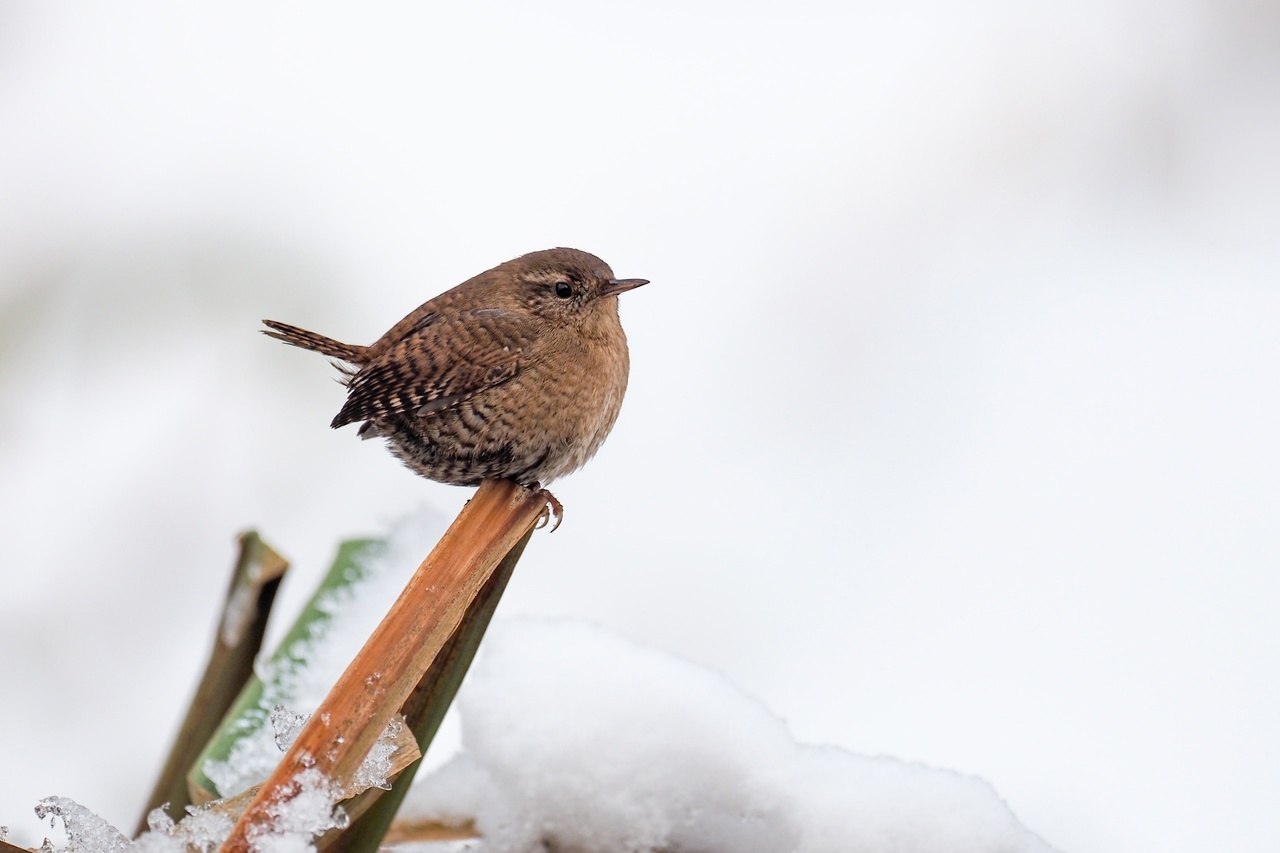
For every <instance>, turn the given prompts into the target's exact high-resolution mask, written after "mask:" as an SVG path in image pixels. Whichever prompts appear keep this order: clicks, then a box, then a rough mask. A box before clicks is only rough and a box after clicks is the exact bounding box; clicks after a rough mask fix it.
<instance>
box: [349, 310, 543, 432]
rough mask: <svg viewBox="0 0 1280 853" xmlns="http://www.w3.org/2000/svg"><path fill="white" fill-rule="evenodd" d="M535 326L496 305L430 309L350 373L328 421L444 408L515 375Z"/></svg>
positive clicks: (378, 417) (368, 418) (525, 318)
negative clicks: (341, 403)
mask: <svg viewBox="0 0 1280 853" xmlns="http://www.w3.org/2000/svg"><path fill="white" fill-rule="evenodd" d="M535 331H536V329H535V326H534V323H533V322H532V321H531V320H530V319H529V318H528V317H525V316H523V315H520V314H517V313H516V312H514V311H508V310H506V309H501V308H480V309H476V310H472V311H440V312H436V313H434V314H430V315H428V316H426V317H424V318H423V319H422V320H420V321H418V322H417V323H416V324H414V325H413V327H412V328H411V329H410V331H409V332H408V333H407V334H406V335H405V336H404V337H403V338H401V339H400V340H399V341H396V342H395V343H394V344H392V345H391V346H389V347H387V348H386V349H384V350H383V351H382V352H380V353H379V354H378V355H377V356H376V357H374V358H373V359H371V360H370V361H369V362H368V363H367V364H366V365H364V367H362V368H361V370H360V372H359V373H357V374H356V375H355V376H354V377H352V379H351V382H350V385H349V387H348V392H347V402H346V404H345V405H344V406H343V407H342V410H341V411H340V412H338V415H337V417H335V418H334V419H333V423H332V424H331V426H333V427H334V428H335V429H336V428H337V427H340V426H344V425H346V424H349V423H354V422H356V421H367V420H378V419H380V418H385V417H388V416H391V415H406V414H407V415H418V416H424V415H429V414H431V413H432V412H439V411H444V410H446V409H451V408H453V407H454V406H457V405H459V404H461V403H463V402H464V401H466V400H468V399H470V398H471V397H474V396H475V395H476V394H479V393H480V392H481V391H483V390H485V389H486V388H492V387H494V386H495V385H501V384H502V383H503V382H507V381H509V380H510V379H512V378H513V377H514V376H516V374H518V373H519V372H520V364H521V358H522V356H523V355H524V352H525V350H526V349H527V348H528V346H529V345H530V344H531V343H532V342H533V339H534V335H535Z"/></svg>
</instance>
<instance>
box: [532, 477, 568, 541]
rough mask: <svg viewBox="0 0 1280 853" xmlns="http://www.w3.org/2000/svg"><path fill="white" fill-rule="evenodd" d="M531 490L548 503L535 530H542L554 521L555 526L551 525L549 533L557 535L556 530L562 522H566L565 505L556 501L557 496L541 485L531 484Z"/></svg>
mask: <svg viewBox="0 0 1280 853" xmlns="http://www.w3.org/2000/svg"><path fill="white" fill-rule="evenodd" d="M529 488H530V489H533V491H535V492H537V493H538V496H539V497H541V498H542V499H544V500H545V501H546V502H547V505H546V506H545V507H543V508H542V515H541V516H540V517H539V518H538V526H537V527H536V528H535V529H541V528H543V527H546V526H547V525H548V524H550V523H551V522H552V521H553V520H554V521H555V524H552V525H551V529H550V530H549V531H547V532H548V533H555V532H556V528H558V527H559V526H560V522H562V521H564V504H562V503H560V501H558V500H556V496H555V495H553V494H551V492H549V491H547V490H546V489H544V488H542V484H541V483H530V484H529Z"/></svg>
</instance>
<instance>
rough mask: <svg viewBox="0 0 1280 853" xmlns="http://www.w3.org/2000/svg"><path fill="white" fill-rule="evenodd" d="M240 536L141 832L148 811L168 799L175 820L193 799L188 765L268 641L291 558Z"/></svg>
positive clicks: (252, 538) (249, 534)
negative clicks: (195, 681) (199, 672)
mask: <svg viewBox="0 0 1280 853" xmlns="http://www.w3.org/2000/svg"><path fill="white" fill-rule="evenodd" d="M239 542H240V553H239V555H238V556H237V558H236V564H235V567H234V568H233V569H232V571H231V583H230V586H229V588H228V589H227V598H226V601H225V602H224V603H223V609H222V618H221V619H220V620H219V622H218V636H217V637H216V638H215V639H214V643H213V650H212V651H211V652H210V653H209V662H208V663H207V664H206V665H205V669H204V675H203V676H202V677H201V679H200V685H199V686H198V687H197V688H196V693H195V696H194V697H192V699H191V704H190V705H189V706H188V707H187V715H186V718H185V719H183V721H182V726H181V728H179V729H178V735H177V737H176V738H175V739H174V742H173V746H172V747H171V748H170V750H169V757H168V758H167V759H166V760H165V764H164V769H163V770H161V771H160V776H159V778H158V779H156V785H155V788H154V789H153V790H152V792H151V796H150V797H149V798H148V799H147V805H146V808H144V809H143V810H142V818H141V819H140V820H139V822H138V829H137V831H136V833H135V834H140V833H142V832H143V831H144V830H146V828H147V814H148V813H149V812H150V811H151V810H152V809H154V808H157V807H158V806H162V805H164V804H165V803H168V806H167V807H166V809H165V811H167V812H168V814H169V816H170V817H172V818H173V819H174V820H178V819H179V818H181V817H182V816H183V814H184V812H183V808H184V807H185V806H186V805H187V804H189V803H190V802H191V797H190V794H189V792H188V788H187V783H186V775H187V771H188V770H189V769H190V767H191V764H192V762H194V761H195V760H196V757H197V756H198V755H199V754H200V751H201V750H203V749H204V746H205V744H206V743H207V742H208V741H209V738H210V737H212V736H213V733H214V732H215V731H216V730H217V728H218V723H220V722H221V721H222V716H223V715H224V714H225V713H226V712H227V709H228V708H230V707H231V705H232V703H234V702H235V699H236V696H237V695H239V693H240V690H241V688H242V687H244V684H245V682H247V681H248V680H249V678H250V677H252V675H253V659H254V658H255V657H256V656H257V654H258V650H259V649H260V648H261V647H262V637H263V635H264V634H265V633H266V630H267V617H268V616H269V615H270V613H271V605H272V603H273V602H274V601H275V597H276V591H277V590H278V589H279V588H280V581H281V579H282V578H283V577H284V573H285V571H286V570H287V569H288V568H289V563H288V562H287V561H286V560H285V559H284V558H283V557H281V556H280V555H279V554H277V553H276V552H275V551H274V550H273V549H272V548H271V546H270V545H267V544H266V543H265V542H263V541H262V539H261V538H260V537H259V536H258V534H257V533H255V532H253V531H251V530H250V531H246V532H244V533H241V534H240V537H239Z"/></svg>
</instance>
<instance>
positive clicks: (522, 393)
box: [263, 249, 648, 515]
mask: <svg viewBox="0 0 1280 853" xmlns="http://www.w3.org/2000/svg"><path fill="white" fill-rule="evenodd" d="M642 284H648V281H646V280H645V279H642V278H628V279H617V278H614V276H613V270H611V269H609V265H608V264H606V263H605V262H604V261H602V260H600V259H599V258H597V257H596V256H595V255H591V254H588V253H586V252H582V251H579V250H577V249H547V250H545V251H542V252H533V253H531V254H528V255H523V256H521V257H519V258H516V259H515V260H511V261H507V262H506V263H504V264H500V265H499V266H496V267H494V268H493V269H491V270H489V271H488V272H483V273H481V274H480V275H478V276H476V277H475V278H472V279H469V280H467V281H464V282H463V283H462V284H460V285H458V286H457V287H455V288H453V289H452V290H447V291H445V292H444V293H442V294H440V295H439V296H437V297H435V298H434V299H431V300H429V301H427V302H425V303H423V304H422V305H421V306H419V307H418V308H416V309H415V310H414V311H412V312H411V313H410V314H409V315H408V316H407V317H405V318H404V319H403V320H401V321H400V322H399V323H396V324H395V325H394V326H392V327H391V329H390V330H389V331H388V332H387V333H386V334H384V335H383V336H382V337H380V338H378V340H377V341H375V342H374V343H372V344H370V345H369V346H357V345H355V344H344V343H341V342H340V341H336V340H333V339H332V338H326V337H324V336H323V335H318V334H316V333H315V332H309V331H307V330H306V329H300V328H297V327H296V326H290V325H287V324H285V323H279V322H276V321H275V320H264V321H263V323H264V324H265V325H266V326H267V327H268V329H269V331H265V332H264V334H267V335H270V336H271V337H273V338H277V339H279V340H282V341H284V342H285V343H287V344H292V345H293V346H297V347H302V348H303V349H309V350H313V351H315V352H318V353H323V354H324V355H327V356H332V357H333V358H335V359H339V360H340V361H341V362H345V364H338V363H337V362H335V366H336V367H337V368H338V369H339V370H341V371H342V373H343V379H342V381H343V383H344V384H345V385H346V386H347V402H346V404H345V405H343V407H342V409H341V410H340V411H339V412H338V415H337V417H335V418H334V419H333V423H332V424H331V426H332V427H333V428H335V429H336V428H338V427H341V426H345V425H346V424H349V423H355V422H356V421H363V422H364V423H363V424H362V426H361V427H360V431H359V435H360V437H361V438H373V437H375V436H376V437H383V438H386V439H387V441H388V443H389V446H390V449H391V452H392V453H394V454H395V455H396V456H398V457H399V458H400V459H401V460H402V461H403V462H404V463H405V464H406V465H408V466H409V467H410V468H412V469H413V470H414V471H416V472H418V473H419V474H421V475H422V476H424V477H428V478H430V479H432V480H438V481H440V482H442V483H452V484H454V485H459V486H473V485H477V484H478V483H479V482H480V481H481V480H484V479H490V478H506V479H510V480H515V481H516V482H518V483H520V484H521V485H525V486H530V487H532V488H542V487H543V486H545V485H546V484H548V483H550V482H551V481H552V480H554V479H556V478H557V477H563V476H564V475H566V474H568V473H570V472H572V471H576V470H577V469H578V468H580V467H582V465H583V464H584V463H585V462H586V461H587V460H588V459H590V458H591V457H592V456H593V455H595V452H596V451H597V450H598V449H599V448H600V445H601V444H602V443H603V442H604V439H605V436H607V435H608V434H609V430H610V429H612V428H613V423H614V421H615V420H617V417H618V410H619V409H620V408H621V406H622V395H623V393H624V392H625V391H626V390H627V372H628V369H629V366H630V359H629V356H628V353H627V337H626V335H625V334H624V333H623V331H622V324H621V323H620V322H619V320H618V299H617V297H618V294H620V293H625V292H626V291H628V290H631V289H633V288H636V287H639V286H640V285H642ZM548 501H549V502H550V503H551V505H552V507H553V509H554V510H555V512H556V514H557V515H558V514H559V512H560V506H559V502H558V501H556V500H555V498H554V497H551V496H550V495H549V494H548Z"/></svg>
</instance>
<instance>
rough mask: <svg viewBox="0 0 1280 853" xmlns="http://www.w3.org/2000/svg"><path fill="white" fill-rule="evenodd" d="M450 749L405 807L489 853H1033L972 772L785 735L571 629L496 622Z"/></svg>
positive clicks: (725, 690)
mask: <svg viewBox="0 0 1280 853" xmlns="http://www.w3.org/2000/svg"><path fill="white" fill-rule="evenodd" d="M459 702H460V710H461V713H462V727H463V744H464V749H463V752H462V753H461V754H459V755H458V756H457V757H455V758H454V759H453V760H452V761H451V762H450V763H449V764H447V765H445V766H444V767H443V768H441V769H440V770H439V771H437V772H436V773H434V774H432V775H431V776H429V777H427V778H425V779H423V780H422V781H421V782H420V783H419V784H418V786H417V787H416V788H415V789H414V791H413V793H412V794H411V796H410V799H409V801H408V802H406V804H405V806H404V808H403V809H402V817H414V818H418V819H428V820H437V821H441V822H443V823H446V824H452V825H456V824H461V823H463V822H465V821H467V820H470V819H474V821H475V826H476V829H477V830H478V831H479V832H480V833H481V834H482V835H483V841H482V842H480V843H479V844H478V846H476V847H475V848H473V849H476V850H478V851H479V850H483V851H507V850H532V849H541V847H540V845H544V844H545V845H546V846H547V847H548V848H550V849H552V850H555V851H560V852H561V853H568V851H667V853H677V851H700V852H701V853H719V851H724V853H730V851H732V853H754V851H760V853H766V851H767V853H779V851H797V853H819V851H822V853H825V851H832V853H835V851H841V853H847V851H851V850H856V851H861V853H878V851H883V853H907V851H910V853H929V851H938V853H956V851H975V853H976V851H982V853H1043V851H1050V850H1051V848H1050V847H1049V846H1048V845H1047V844H1045V843H1044V842H1043V841H1042V840H1040V839H1039V838H1038V837H1037V836H1035V835H1034V834H1033V833H1031V832H1030V831H1029V830H1027V829H1026V828H1024V827H1023V826H1022V825H1021V824H1019V823H1018V821H1017V819H1016V818H1015V817H1014V816H1013V814H1012V813H1011V812H1010V811H1009V809H1008V807H1007V806H1006V805H1005V804H1004V802H1003V801H1002V800H1001V799H1000V798H999V797H998V796H997V795H996V793H995V791H994V790H992V788H991V786H990V785H988V784H987V783H986V782H984V781H982V780H981V779H978V778H975V777H972V776H965V775H962V774H959V773H954V772H951V771H946V770H936V769H932V768H929V767H925V766H922V765H917V764H909V763H905V762H902V761H898V760H894V759H889V758H870V757H865V756H860V755H855V754H853V753H850V752H846V751H844V750H841V749H837V748H834V747H814V746H806V745H803V744H799V743H796V742H795V740H794V739H793V738H792V737H791V736H790V734H789V733H788V731H787V729H786V726H785V725H784V723H783V722H782V721H781V720H780V719H778V718H777V717H776V716H775V715H773V714H772V713H771V712H770V711H769V710H768V709H767V708H765V707H764V706H763V705H761V704H760V703H759V702H757V701H756V700H754V699H752V698H751V697H749V696H747V695H745V694H743V693H742V692H741V691H740V690H739V689H738V688H737V687H735V686H734V685H733V684H731V683H730V682H729V681H727V680H726V679H725V678H723V677H722V676H720V675H719V674H717V673H715V672H713V671H711V670H709V669H706V668H705V667H702V666H699V665H696V664H693V663H690V662H688V661H684V660H681V659H678V658H676V657H673V656H670V655H667V654H664V653H661V652H657V651H653V650H648V649H644V648H641V647H638V646H636V645H634V644H631V643H629V642H627V641H625V640H623V639H621V638H619V637H616V636H614V635H611V634H609V633H607V632H605V631H603V630H601V629H598V628H595V627H592V626H589V625H585V624H580V623H570V622H547V621H531V620H529V621H526V620H520V621H515V622H504V623H499V624H496V625H494V627H493V629H492V630H491V631H490V632H489V635H488V637H487V638H486V640H485V645H484V647H483V650H482V652H481V656H480V658H479V660H478V661H477V663H476V665H475V666H474V667H473V669H472V673H471V676H470V680H469V681H468V683H467V684H466V686H465V687H464V689H463V691H462V694H461V695H460V697H459Z"/></svg>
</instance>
